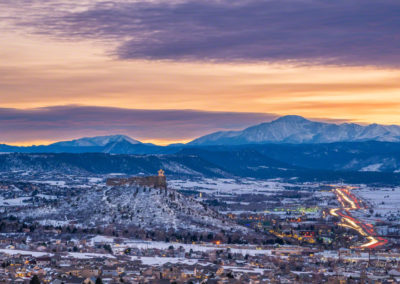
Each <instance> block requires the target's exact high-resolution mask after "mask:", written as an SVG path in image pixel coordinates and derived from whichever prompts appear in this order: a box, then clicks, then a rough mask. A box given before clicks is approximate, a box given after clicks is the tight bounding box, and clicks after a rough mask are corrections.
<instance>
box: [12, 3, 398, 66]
mask: <svg viewBox="0 0 400 284" xmlns="http://www.w3.org/2000/svg"><path fill="white" fill-rule="evenodd" d="M25 1H28V0H25ZM32 1H33V0H31V1H28V2H32ZM33 2H37V1H33ZM48 2H49V3H50V2H53V3H52V5H50V4H47V5H48V7H51V9H52V10H50V9H48V10H47V11H46V12H45V15H42V16H41V17H31V18H32V19H31V21H25V23H24V24H22V25H25V26H29V27H34V28H35V29H36V32H40V33H44V34H47V35H51V36H57V37H61V38H65V39H69V38H75V39H87V38H91V39H96V40H103V41H106V42H108V43H109V44H110V46H113V47H114V50H113V51H112V54H114V55H116V56H118V57H119V58H120V59H150V60H160V59H161V60H164V59H167V60H185V61H224V62H232V61H239V62H240V61H246V62H248V61H270V62H275V61H293V62H299V63H307V64H309V63H312V64H315V63H322V64H340V65H382V66H399V65H400V53H399V52H398V50H399V48H400V34H399V30H398V28H399V26H400V17H398V11H399V10H400V2H399V1H397V0H383V1H375V0H336V1H326V0H205V1H204V0H202V1H199V0H197V1H194V0H187V1H147V2H145V1H138V2H137V1H134V2H130V1H106V2H96V1H89V2H85V6H82V7H81V9H77V11H75V10H73V9H72V8H71V7H69V8H68V9H67V8H65V3H64V5H60V7H63V9H60V11H57V9H56V10H55V11H54V7H55V5H54V1H46V2H45V3H48ZM11 5H12V4H11ZM45 5H46V4H42V5H41V6H42V7H41V8H42V11H43V6H45ZM42 13H43V12H42ZM114 44H116V46H114Z"/></svg>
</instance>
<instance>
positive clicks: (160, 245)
mask: <svg viewBox="0 0 400 284" xmlns="http://www.w3.org/2000/svg"><path fill="white" fill-rule="evenodd" d="M170 246H173V247H174V249H178V248H179V247H182V248H183V249H184V250H185V252H190V250H193V251H199V252H207V251H213V250H218V249H228V248H229V249H230V250H231V252H232V253H240V254H242V255H246V254H248V255H257V254H265V255H271V250H262V249H257V247H256V246H250V245H249V246H246V248H240V247H235V246H234V245H213V244H209V243H207V244H182V243H173V242H170V243H167V242H153V241H141V240H125V241H124V242H123V243H121V244H118V245H117V246H114V247H113V251H115V252H118V251H120V252H121V251H123V250H125V249H126V248H137V249H152V248H154V249H160V250H166V249H168V248H169V247H170Z"/></svg>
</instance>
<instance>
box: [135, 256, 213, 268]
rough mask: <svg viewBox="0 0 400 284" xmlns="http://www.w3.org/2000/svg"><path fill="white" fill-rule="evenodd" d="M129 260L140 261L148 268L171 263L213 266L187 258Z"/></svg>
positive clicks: (136, 257) (137, 258)
mask: <svg viewBox="0 0 400 284" xmlns="http://www.w3.org/2000/svg"><path fill="white" fill-rule="evenodd" d="M131 260H140V261H141V262H142V264H144V265H150V266H162V265H164V264H167V263H172V264H177V263H179V264H188V265H195V264H200V265H213V264H212V263H209V262H205V263H204V262H202V263H199V259H194V258H192V259H189V258H179V257H158V256H154V257H151V256H142V257H138V256H131Z"/></svg>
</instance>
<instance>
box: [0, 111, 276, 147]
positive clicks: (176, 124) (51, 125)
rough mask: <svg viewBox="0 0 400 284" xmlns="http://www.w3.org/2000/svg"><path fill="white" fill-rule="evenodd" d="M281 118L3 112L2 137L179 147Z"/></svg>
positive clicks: (0, 113)
mask: <svg viewBox="0 0 400 284" xmlns="http://www.w3.org/2000/svg"><path fill="white" fill-rule="evenodd" d="M276 117H277V116H276V115H273V114H263V113H237V112H207V111H196V110H142V109H122V108H110V107H95V106H55V107H44V108H36V109H25V110H22V109H12V108H0V132H1V133H2V141H1V142H3V143H5V142H7V143H15V142H24V141H38V140H42V141H55V140H60V139H71V138H79V137H82V136H95V135H109V134H126V135H130V136H131V137H133V138H136V139H139V140H158V141H178V140H187V139H191V138H195V137H198V136H200V135H204V134H207V133H209V132H211V131H216V130H227V129H241V128H244V127H246V126H249V125H252V124H255V123H259V122H263V121H270V120H272V119H273V118H276Z"/></svg>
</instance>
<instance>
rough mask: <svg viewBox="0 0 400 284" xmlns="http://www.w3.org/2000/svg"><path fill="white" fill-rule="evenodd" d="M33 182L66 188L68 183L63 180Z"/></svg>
mask: <svg viewBox="0 0 400 284" xmlns="http://www.w3.org/2000/svg"><path fill="white" fill-rule="evenodd" d="M32 182H34V183H44V184H49V185H53V186H62V187H64V186H65V184H66V182H65V181H63V180H33V181H32Z"/></svg>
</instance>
